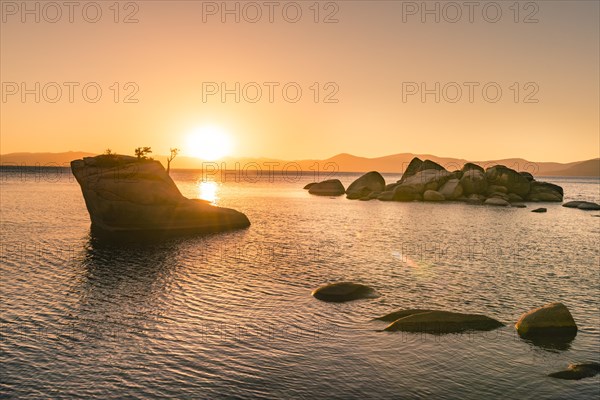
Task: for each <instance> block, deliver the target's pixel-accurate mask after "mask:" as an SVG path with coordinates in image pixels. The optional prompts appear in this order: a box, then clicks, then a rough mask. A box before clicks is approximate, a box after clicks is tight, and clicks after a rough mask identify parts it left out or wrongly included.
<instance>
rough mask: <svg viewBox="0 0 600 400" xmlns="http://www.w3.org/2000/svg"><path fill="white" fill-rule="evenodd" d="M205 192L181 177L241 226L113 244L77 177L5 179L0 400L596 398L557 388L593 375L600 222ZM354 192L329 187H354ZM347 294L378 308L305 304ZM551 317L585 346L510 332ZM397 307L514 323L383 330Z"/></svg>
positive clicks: (574, 194)
mask: <svg viewBox="0 0 600 400" xmlns="http://www.w3.org/2000/svg"><path fill="white" fill-rule="evenodd" d="M57 171H58V172H57ZM203 175H204V174H202V173H200V172H198V171H177V170H176V171H173V172H172V176H173V178H174V180H175V181H176V183H177V185H178V186H179V188H180V190H181V191H182V193H183V194H184V195H186V196H188V197H201V198H206V199H208V200H210V201H212V202H214V203H215V204H217V205H221V206H226V207H232V208H235V209H238V210H240V211H242V212H244V213H245V214H246V215H247V216H248V217H249V219H250V221H251V223H252V225H251V226H250V227H249V228H248V229H245V230H240V231H235V232H230V233H223V234H218V235H208V236H191V237H183V238H173V239H168V240H164V241H161V242H156V241H154V242H152V241H150V242H132V243H122V244H115V243H110V242H106V241H103V240H99V239H96V238H93V237H91V236H90V229H89V217H88V214H87V211H86V209H85V205H84V202H83V198H82V195H81V191H80V189H79V186H78V185H77V183H76V182H75V181H74V179H73V178H72V177H71V176H70V173H69V172H68V170H56V171H54V172H52V173H45V174H42V175H40V171H39V170H29V171H25V172H23V171H12V172H11V171H3V172H2V183H1V185H2V186H1V199H0V200H1V232H0V239H1V243H2V245H1V253H0V262H1V267H0V274H1V286H0V288H1V291H0V307H1V308H0V310H1V314H0V317H1V320H0V322H1V342H0V345H1V348H0V362H1V364H2V367H1V371H0V373H1V375H0V391H1V396H0V397H9V398H10V397H14V398H66V397H80V398H81V397H91V396H95V397H98V398H103V399H113V398H114V399H116V398H150V399H152V398H173V397H179V398H207V399H214V398H222V397H225V398H306V399H309V398H315V397H318V398H328V399H335V398H339V399H347V398H378V399H379V398H417V397H434V398H461V399H480V398H499V397H503V398H535V399H539V398H595V397H596V398H597V396H599V395H600V376H596V377H594V378H589V379H584V380H581V381H563V380H557V379H552V378H549V377H547V374H548V373H551V372H555V371H559V370H562V369H564V368H565V367H566V366H567V365H568V363H570V362H582V361H596V362H599V361H600V309H599V302H598V299H599V298H600V269H599V268H600V267H599V265H600V250H599V247H600V218H597V217H593V215H597V214H600V213H599V212H595V211H592V212H585V211H580V210H574V209H567V208H564V207H561V205H560V204H544V205H543V206H544V207H547V208H548V212H547V213H546V214H536V213H531V212H530V211H531V209H532V206H535V205H529V206H528V208H525V209H517V208H492V207H484V206H469V205H465V204H459V203H449V204H427V203H395V202H380V201H377V200H374V201H369V202H362V201H350V200H347V199H345V198H344V197H339V198H329V197H315V196H311V195H309V194H308V193H307V191H305V190H303V189H302V187H303V186H304V185H305V184H306V183H308V182H311V181H313V180H314V177H313V176H312V174H309V175H305V176H302V177H297V176H295V175H294V174H289V173H288V174H286V175H282V174H281V173H273V174H272V175H271V174H268V175H266V176H265V175H263V176H262V177H261V178H260V179H258V180H256V179H255V178H256V176H250V175H242V176H240V175H239V174H238V175H229V176H225V178H226V179H225V182H222V179H218V178H219V177H218V176H217V177H216V178H215V177H213V176H211V177H210V179H213V178H215V179H216V180H215V181H210V179H208V180H207V179H205V178H207V177H205V176H204V177H203ZM358 176H359V174H350V173H348V174H337V177H339V178H340V179H341V180H342V182H343V183H344V185H346V186H347V185H348V184H349V183H350V182H352V181H353V180H354V179H355V178H357V177H358ZM385 177H386V181H387V182H393V181H396V180H397V179H399V176H398V175H386V176H385ZM205 180H207V181H206V182H204V181H205ZM220 180H221V181H220ZM548 180H549V181H551V182H554V183H557V184H559V185H561V186H563V187H564V189H565V201H567V200H572V199H585V200H591V201H596V202H599V201H600V181H599V180H598V179H583V178H551V179H548ZM342 280H350V281H356V282H361V283H365V284H368V285H371V286H373V287H374V288H376V289H377V290H378V292H379V293H380V294H381V296H380V297H379V298H377V299H368V300H359V301H354V302H349V303H342V304H331V303H324V302H320V301H318V300H316V299H314V298H313V297H312V296H311V295H310V292H311V290H312V289H314V288H316V287H318V286H320V285H322V284H325V283H328V282H335V281H342ZM554 301H561V302H563V303H565V304H566V305H567V306H568V307H569V309H570V310H571V312H572V314H573V316H574V318H575V321H576V322H577V325H578V327H579V332H578V335H577V337H576V338H575V340H574V341H573V342H571V343H570V344H569V345H567V346H564V347H562V348H560V347H558V348H557V347H541V346H538V345H535V344H533V343H530V342H527V341H524V340H522V339H520V338H519V337H518V336H517V335H516V332H515V330H514V327H513V324H514V322H515V321H516V320H517V319H518V317H519V316H520V315H521V314H522V313H524V312H526V311H528V310H530V309H532V308H535V307H539V306H541V305H543V304H546V303H549V302H554ZM400 308H436V309H444V310H450V311H459V312H472V313H481V314H485V315H488V316H491V317H494V318H496V319H499V320H500V321H503V322H504V323H506V324H507V326H506V327H504V328H501V329H498V330H495V331H492V332H485V333H467V334H460V335H456V334H455V335H442V336H440V335H429V334H408V333H389V332H379V331H378V330H380V329H383V328H384V327H385V325H386V324H385V323H383V322H380V321H373V320H372V318H374V317H376V316H379V315H382V314H386V313H388V312H391V311H394V310H397V309H400Z"/></svg>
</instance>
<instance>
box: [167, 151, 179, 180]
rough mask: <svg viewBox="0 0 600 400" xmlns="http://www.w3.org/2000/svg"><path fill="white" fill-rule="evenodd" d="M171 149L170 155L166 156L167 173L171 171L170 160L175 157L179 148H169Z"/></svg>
mask: <svg viewBox="0 0 600 400" xmlns="http://www.w3.org/2000/svg"><path fill="white" fill-rule="evenodd" d="M169 150H170V151H171V155H170V156H169V157H167V174H168V173H169V172H170V171H171V161H173V159H174V158H175V157H177V154H179V149H169Z"/></svg>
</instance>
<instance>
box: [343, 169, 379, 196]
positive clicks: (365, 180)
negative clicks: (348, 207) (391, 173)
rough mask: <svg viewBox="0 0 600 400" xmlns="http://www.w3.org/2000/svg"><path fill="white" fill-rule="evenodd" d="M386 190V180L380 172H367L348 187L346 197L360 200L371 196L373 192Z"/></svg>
mask: <svg viewBox="0 0 600 400" xmlns="http://www.w3.org/2000/svg"><path fill="white" fill-rule="evenodd" d="M384 190H385V179H384V178H383V176H381V174H380V173H379V172H376V171H371V172H367V173H366V174H364V175H363V176H361V177H360V178H358V179H357V180H355V181H354V182H352V183H351V184H350V186H348V188H347V189H346V197H348V198H349V199H360V198H364V197H365V196H369V195H370V194H371V193H373V192H383V191H384Z"/></svg>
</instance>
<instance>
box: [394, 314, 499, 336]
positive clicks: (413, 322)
mask: <svg viewBox="0 0 600 400" xmlns="http://www.w3.org/2000/svg"><path fill="white" fill-rule="evenodd" d="M384 317H385V316H384ZM501 326H504V324H503V323H502V322H500V321H497V320H495V319H493V318H490V317H486V316H485V315H479V314H462V313H455V312H449V311H426V312H422V313H419V312H416V313H413V314H410V315H407V316H405V317H401V318H399V319H397V320H395V321H394V322H392V323H391V324H389V325H388V326H387V327H386V328H385V329H384V330H385V331H389V332H395V331H404V332H426V333H432V334H443V333H459V332H464V331H489V330H493V329H496V328H499V327H501Z"/></svg>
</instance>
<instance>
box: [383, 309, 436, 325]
mask: <svg viewBox="0 0 600 400" xmlns="http://www.w3.org/2000/svg"><path fill="white" fill-rule="evenodd" d="M431 311H435V310H423V309H411V310H399V311H394V312H391V313H389V314H385V315H382V316H381V317H377V318H375V319H376V320H379V321H388V322H394V321H395V320H397V319H400V318H404V317H408V316H409V315H413V314H423V313H426V312H431Z"/></svg>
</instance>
